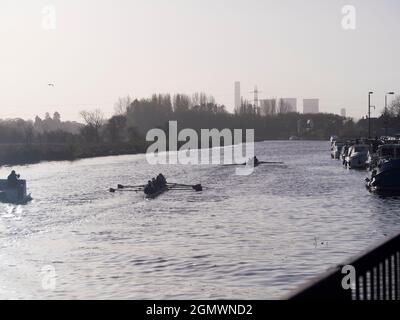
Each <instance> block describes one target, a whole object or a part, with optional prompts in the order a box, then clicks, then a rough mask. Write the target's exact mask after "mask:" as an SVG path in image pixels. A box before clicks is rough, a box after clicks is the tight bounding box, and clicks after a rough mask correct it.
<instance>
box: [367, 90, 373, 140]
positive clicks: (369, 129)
mask: <svg viewBox="0 0 400 320" xmlns="http://www.w3.org/2000/svg"><path fill="white" fill-rule="evenodd" d="M372 94H374V93H373V92H372V91H370V92H368V138H369V139H371V95H372Z"/></svg>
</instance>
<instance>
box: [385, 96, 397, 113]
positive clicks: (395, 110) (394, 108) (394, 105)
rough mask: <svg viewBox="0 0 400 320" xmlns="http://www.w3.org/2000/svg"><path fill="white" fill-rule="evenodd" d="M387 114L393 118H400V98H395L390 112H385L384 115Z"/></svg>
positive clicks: (389, 108)
mask: <svg viewBox="0 0 400 320" xmlns="http://www.w3.org/2000/svg"><path fill="white" fill-rule="evenodd" d="M386 112H387V113H388V114H389V116H391V117H399V116H400V96H396V98H394V100H393V101H392V103H391V104H390V106H389V107H388V110H384V111H383V114H384V115H386Z"/></svg>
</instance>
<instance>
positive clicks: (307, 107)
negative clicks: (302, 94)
mask: <svg viewBox="0 0 400 320" xmlns="http://www.w3.org/2000/svg"><path fill="white" fill-rule="evenodd" d="M303 113H304V114H307V113H319V99H304V100H303Z"/></svg>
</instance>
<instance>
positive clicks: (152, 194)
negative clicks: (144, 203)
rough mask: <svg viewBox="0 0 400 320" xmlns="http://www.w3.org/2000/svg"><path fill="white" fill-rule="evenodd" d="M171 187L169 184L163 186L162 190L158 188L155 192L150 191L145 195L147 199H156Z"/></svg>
mask: <svg viewBox="0 0 400 320" xmlns="http://www.w3.org/2000/svg"><path fill="white" fill-rule="evenodd" d="M169 189H170V188H169V187H168V186H164V187H163V188H161V189H160V190H157V191H155V192H153V193H148V194H146V193H145V195H144V197H145V199H155V198H157V197H158V196H160V195H162V194H163V193H165V192H167V191H168V190H169Z"/></svg>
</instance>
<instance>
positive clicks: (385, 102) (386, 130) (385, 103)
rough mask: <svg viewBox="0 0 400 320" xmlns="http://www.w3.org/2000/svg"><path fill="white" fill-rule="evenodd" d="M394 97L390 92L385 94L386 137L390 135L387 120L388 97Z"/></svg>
mask: <svg viewBox="0 0 400 320" xmlns="http://www.w3.org/2000/svg"><path fill="white" fill-rule="evenodd" d="M389 94H390V95H394V92H388V93H386V94H385V116H384V123H385V136H387V135H388V127H387V126H388V119H387V116H388V109H387V96H388V95H389Z"/></svg>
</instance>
